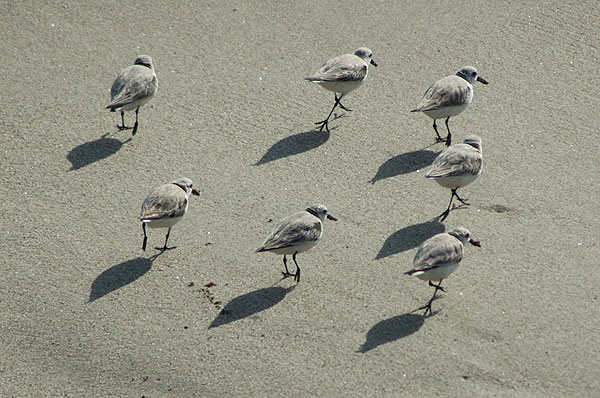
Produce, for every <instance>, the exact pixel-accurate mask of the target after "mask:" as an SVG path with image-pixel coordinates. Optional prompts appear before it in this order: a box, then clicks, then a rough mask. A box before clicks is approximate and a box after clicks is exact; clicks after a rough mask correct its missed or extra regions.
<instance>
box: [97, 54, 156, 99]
mask: <svg viewBox="0 0 600 398" xmlns="http://www.w3.org/2000/svg"><path fill="white" fill-rule="evenodd" d="M157 83H158V81H157V78H156V75H155V74H154V72H153V71H152V70H151V69H149V68H147V67H145V66H140V65H133V66H130V67H128V68H125V69H124V70H123V71H122V72H121V73H120V74H119V76H117V78H116V79H115V81H114V83H113V85H112V87H111V89H110V96H111V103H110V104H109V105H108V106H107V108H120V107H122V106H125V105H127V104H131V103H133V102H135V101H137V100H139V99H141V98H145V97H148V96H150V95H153V94H154V93H155V92H156V89H157V87H158V84H157Z"/></svg>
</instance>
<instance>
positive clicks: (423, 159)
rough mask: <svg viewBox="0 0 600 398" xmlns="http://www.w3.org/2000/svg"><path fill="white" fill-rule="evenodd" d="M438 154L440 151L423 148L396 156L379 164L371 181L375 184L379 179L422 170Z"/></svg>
mask: <svg viewBox="0 0 600 398" xmlns="http://www.w3.org/2000/svg"><path fill="white" fill-rule="evenodd" d="M437 155H438V152H433V151H429V150H427V149H421V150H418V151H414V152H407V153H403V154H401V155H398V156H394V157H393V158H391V159H389V160H387V161H386V162H385V163H383V164H382V165H381V166H379V170H377V174H375V177H373V179H372V180H371V181H370V183H371V184H375V183H376V182H377V181H379V180H384V179H386V178H391V177H395V176H397V175H400V174H408V173H412V172H414V171H417V170H421V169H422V168H424V167H427V166H429V165H431V163H432V162H433V160H434V159H435V158H436V157H437Z"/></svg>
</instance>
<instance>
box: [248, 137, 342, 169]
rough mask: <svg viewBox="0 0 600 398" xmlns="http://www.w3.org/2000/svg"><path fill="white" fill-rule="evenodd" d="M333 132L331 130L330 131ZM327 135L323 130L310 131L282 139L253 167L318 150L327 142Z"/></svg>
mask: <svg viewBox="0 0 600 398" xmlns="http://www.w3.org/2000/svg"><path fill="white" fill-rule="evenodd" d="M330 130H333V129H330ZM329 135H330V134H329V133H328V132H327V131H325V130H323V131H319V130H310V131H305V132H304V133H298V134H294V135H291V136H289V137H285V138H282V139H281V140H279V141H278V142H276V143H275V144H273V146H271V148H269V150H268V151H267V153H265V154H264V155H263V157H262V158H261V159H260V160H259V161H258V162H256V163H255V164H254V165H255V166H260V165H262V164H265V163H269V162H272V161H274V160H277V159H283V158H286V157H288V156H292V155H298V154H300V153H303V152H307V151H310V150H311V149H315V148H318V147H319V146H321V145H323V144H324V143H326V142H327V140H329Z"/></svg>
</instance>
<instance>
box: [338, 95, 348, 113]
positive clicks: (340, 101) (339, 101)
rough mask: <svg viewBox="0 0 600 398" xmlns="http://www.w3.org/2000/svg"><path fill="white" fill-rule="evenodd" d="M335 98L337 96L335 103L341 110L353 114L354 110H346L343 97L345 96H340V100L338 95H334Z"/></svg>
mask: <svg viewBox="0 0 600 398" xmlns="http://www.w3.org/2000/svg"><path fill="white" fill-rule="evenodd" d="M334 96H335V102H336V103H337V104H339V106H340V108H342V109H343V110H345V111H347V112H352V109H350V108H346V107H345V106H344V105H342V97H343V96H344V94H342V95H340V98H338V96H337V94H334Z"/></svg>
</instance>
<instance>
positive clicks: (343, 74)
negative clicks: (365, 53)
mask: <svg viewBox="0 0 600 398" xmlns="http://www.w3.org/2000/svg"><path fill="white" fill-rule="evenodd" d="M366 75H367V65H366V64H365V62H364V61H363V60H362V58H360V57H357V56H356V55H354V54H344V55H340V56H338V57H335V58H332V59H330V60H329V61H327V62H326V63H325V64H324V65H323V66H322V67H321V69H319V70H318V71H317V73H316V74H315V75H314V76H309V77H306V78H305V79H306V80H310V81H317V82H319V81H321V82H339V81H360V80H363V79H364V78H365V76H366Z"/></svg>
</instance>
